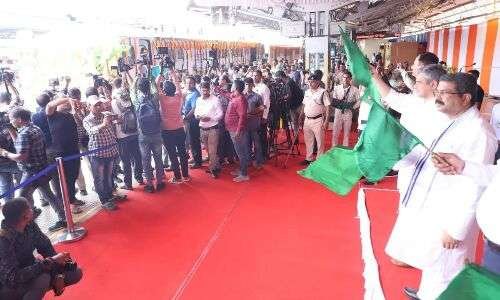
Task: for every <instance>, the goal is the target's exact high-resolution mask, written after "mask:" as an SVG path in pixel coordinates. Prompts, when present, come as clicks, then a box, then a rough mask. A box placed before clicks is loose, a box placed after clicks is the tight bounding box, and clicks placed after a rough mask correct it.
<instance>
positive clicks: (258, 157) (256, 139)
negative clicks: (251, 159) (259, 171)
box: [248, 129, 264, 166]
mask: <svg viewBox="0 0 500 300" xmlns="http://www.w3.org/2000/svg"><path fill="white" fill-rule="evenodd" d="M248 133H249V135H250V140H251V142H250V143H249V145H250V147H252V144H253V149H254V154H255V163H256V164H257V165H259V166H260V165H262V164H263V163H264V156H263V155H262V143H261V140H260V135H259V130H258V129H255V130H250V131H249V132H248Z"/></svg>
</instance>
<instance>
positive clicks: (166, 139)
mask: <svg viewBox="0 0 500 300" xmlns="http://www.w3.org/2000/svg"><path fill="white" fill-rule="evenodd" d="M161 136H162V138H163V145H164V146H165V148H166V149H167V152H168V157H169V158H170V167H171V168H172V171H173V172H174V176H175V178H176V179H181V175H182V177H188V176H189V173H188V155H187V151H186V133H185V132H184V128H182V127H181V128H179V129H175V130H163V131H162V133H161ZM200 151H201V150H200ZM179 165H180V169H179Z"/></svg>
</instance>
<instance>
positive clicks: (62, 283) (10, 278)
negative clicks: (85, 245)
mask: <svg viewBox="0 0 500 300" xmlns="http://www.w3.org/2000/svg"><path fill="white" fill-rule="evenodd" d="M2 213H3V215H4V220H3V221H2V225H1V230H0V299H23V300H35V299H42V298H43V297H44V295H45V294H46V293H47V292H48V291H49V290H51V289H52V290H53V291H54V293H55V295H56V296H59V295H61V294H62V293H63V291H64V288H65V287H66V286H69V285H73V284H75V283H77V282H79V281H80V279H81V278H82V270H81V269H80V268H78V267H77V265H76V263H75V262H73V261H72V260H71V257H70V255H69V253H64V252H62V253H57V252H56V251H55V250H54V247H53V246H52V244H51V243H50V240H49V238H48V237H47V236H46V235H45V234H43V233H42V231H41V230H40V228H39V227H38V225H37V224H36V223H35V222H33V211H32V209H31V207H30V205H29V204H28V201H26V199H24V198H21V197H20V198H16V199H13V200H12V201H9V202H7V203H6V204H5V206H4V207H3V209H2ZM35 249H36V250H37V252H38V253H39V254H40V255H41V256H42V257H43V258H42V259H38V258H35V256H34V255H33V251H34V250H35Z"/></svg>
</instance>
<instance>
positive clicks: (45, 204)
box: [40, 198, 50, 207]
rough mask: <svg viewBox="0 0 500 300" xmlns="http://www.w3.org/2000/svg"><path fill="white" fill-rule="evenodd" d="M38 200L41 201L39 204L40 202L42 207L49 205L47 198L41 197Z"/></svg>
mask: <svg viewBox="0 0 500 300" xmlns="http://www.w3.org/2000/svg"><path fill="white" fill-rule="evenodd" d="M40 202H42V203H41V204H42V207H45V206H49V204H50V203H49V202H48V201H47V200H45V199H43V198H42V199H40Z"/></svg>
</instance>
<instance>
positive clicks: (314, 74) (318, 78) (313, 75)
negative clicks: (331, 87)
mask: <svg viewBox="0 0 500 300" xmlns="http://www.w3.org/2000/svg"><path fill="white" fill-rule="evenodd" d="M309 80H317V81H321V77H320V76H319V74H316V73H312V74H311V75H310V76H309Z"/></svg>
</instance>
